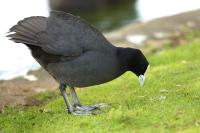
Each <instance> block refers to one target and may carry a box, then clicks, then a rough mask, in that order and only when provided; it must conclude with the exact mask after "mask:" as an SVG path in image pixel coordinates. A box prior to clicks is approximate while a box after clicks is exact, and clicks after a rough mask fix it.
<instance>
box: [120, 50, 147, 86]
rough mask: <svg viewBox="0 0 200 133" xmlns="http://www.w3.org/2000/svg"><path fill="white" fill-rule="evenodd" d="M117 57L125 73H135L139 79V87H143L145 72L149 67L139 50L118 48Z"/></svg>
mask: <svg viewBox="0 0 200 133" xmlns="http://www.w3.org/2000/svg"><path fill="white" fill-rule="evenodd" d="M118 55H119V57H120V60H121V64H122V67H123V68H125V70H126V71H131V72H133V73H135V74H136V75H137V76H138V78H139V82H140V85H141V86H143V85H144V82H145V72H146V71H147V69H148V67H149V62H148V61H147V59H146V57H145V56H144V54H143V53H142V52H141V51H140V50H139V49H133V48H120V49H119V52H118Z"/></svg>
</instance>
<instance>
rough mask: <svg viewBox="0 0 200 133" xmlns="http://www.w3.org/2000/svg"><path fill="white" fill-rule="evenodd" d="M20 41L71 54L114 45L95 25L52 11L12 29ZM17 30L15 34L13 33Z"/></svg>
mask: <svg viewBox="0 0 200 133" xmlns="http://www.w3.org/2000/svg"><path fill="white" fill-rule="evenodd" d="M10 32H11V34H10V35H8V37H10V38H11V40H13V41H15V42H17V43H25V44H27V45H34V46H39V47H41V48H42V49H43V50H44V51H45V52H47V53H50V54H54V55H62V56H69V57H71V56H72V57H76V56H80V55H81V54H82V53H84V52H85V51H90V50H99V49H106V48H107V47H112V45H111V44H110V43H109V42H108V41H107V40H106V39H105V38H104V36H103V35H102V34H101V33H100V32H99V31H98V30H97V29H95V28H94V27H93V26H91V25H90V24H88V23H87V22H85V21H84V20H81V19H80V18H78V17H75V16H73V15H71V14H68V13H65V12H61V11H52V12H51V14H50V17H48V18H45V17H38V16H37V17H29V18H25V19H24V20H22V21H19V22H18V24H17V25H15V26H13V27H12V28H11V29H10ZM13 32H14V33H13Z"/></svg>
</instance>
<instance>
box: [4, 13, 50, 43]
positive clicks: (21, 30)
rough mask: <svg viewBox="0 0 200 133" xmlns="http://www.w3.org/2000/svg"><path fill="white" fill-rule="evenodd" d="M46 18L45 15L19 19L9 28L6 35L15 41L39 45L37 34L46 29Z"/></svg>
mask: <svg viewBox="0 0 200 133" xmlns="http://www.w3.org/2000/svg"><path fill="white" fill-rule="evenodd" d="M46 25H47V19H46V18H45V17H39V16H36V17H29V18H25V19H23V20H21V21H19V22H18V23H17V24H16V25H15V26H13V27H12V28H10V30H9V35H8V36H7V37H9V38H10V40H12V41H14V42H16V43H24V44H28V45H35V46H40V45H41V44H40V42H39V39H38V38H37V35H38V34H39V33H41V32H43V31H45V30H46Z"/></svg>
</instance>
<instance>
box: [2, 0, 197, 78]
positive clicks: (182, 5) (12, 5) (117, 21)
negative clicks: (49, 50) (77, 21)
mask: <svg viewBox="0 0 200 133" xmlns="http://www.w3.org/2000/svg"><path fill="white" fill-rule="evenodd" d="M199 8H200V1H199V0H138V2H137V3H136V4H134V3H133V2H132V1H131V0H130V2H129V3H127V4H124V5H120V6H118V7H113V8H112V9H104V10H98V11H96V12H89V13H77V12H76V13H75V14H79V15H80V16H82V17H84V18H85V19H87V20H88V21H89V22H91V23H93V24H94V25H95V26H97V27H98V28H99V29H100V30H101V31H110V30H113V29H115V28H119V27H121V26H123V25H125V24H128V23H132V22H134V21H135V20H136V19H139V20H141V21H148V20H151V19H154V18H157V17H162V16H166V15H173V14H177V13H180V12H183V11H188V10H193V9H199ZM35 15H39V16H47V15H48V7H47V3H46V0H42V1H41V0H28V1H27V0H20V1H14V0H6V1H2V2H1V4H0V17H1V22H0V79H12V78H14V77H17V76H22V75H25V74H26V73H27V71H29V70H30V69H38V68H39V65H38V64H37V63H36V61H35V60H34V59H33V58H32V57H31V55H30V52H29V50H28V49H27V48H26V47H25V46H23V45H21V44H15V43H13V42H11V41H9V40H8V39H7V38H5V33H6V32H7V31H8V29H9V28H10V27H11V26H12V25H14V24H16V22H17V21H18V20H21V19H23V18H25V17H28V16H35Z"/></svg>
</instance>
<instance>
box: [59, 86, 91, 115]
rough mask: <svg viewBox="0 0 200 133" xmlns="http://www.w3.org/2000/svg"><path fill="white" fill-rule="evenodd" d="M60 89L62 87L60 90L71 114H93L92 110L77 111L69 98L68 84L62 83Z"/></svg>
mask: <svg viewBox="0 0 200 133" xmlns="http://www.w3.org/2000/svg"><path fill="white" fill-rule="evenodd" d="M59 89H60V92H61V94H62V96H63V98H64V100H65V103H66V106H67V109H68V112H69V113H70V114H73V115H91V114H92V112H90V111H81V110H79V111H76V110H74V107H73V106H72V105H71V103H70V100H69V98H68V96H67V93H66V85H65V84H60V87H59Z"/></svg>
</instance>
